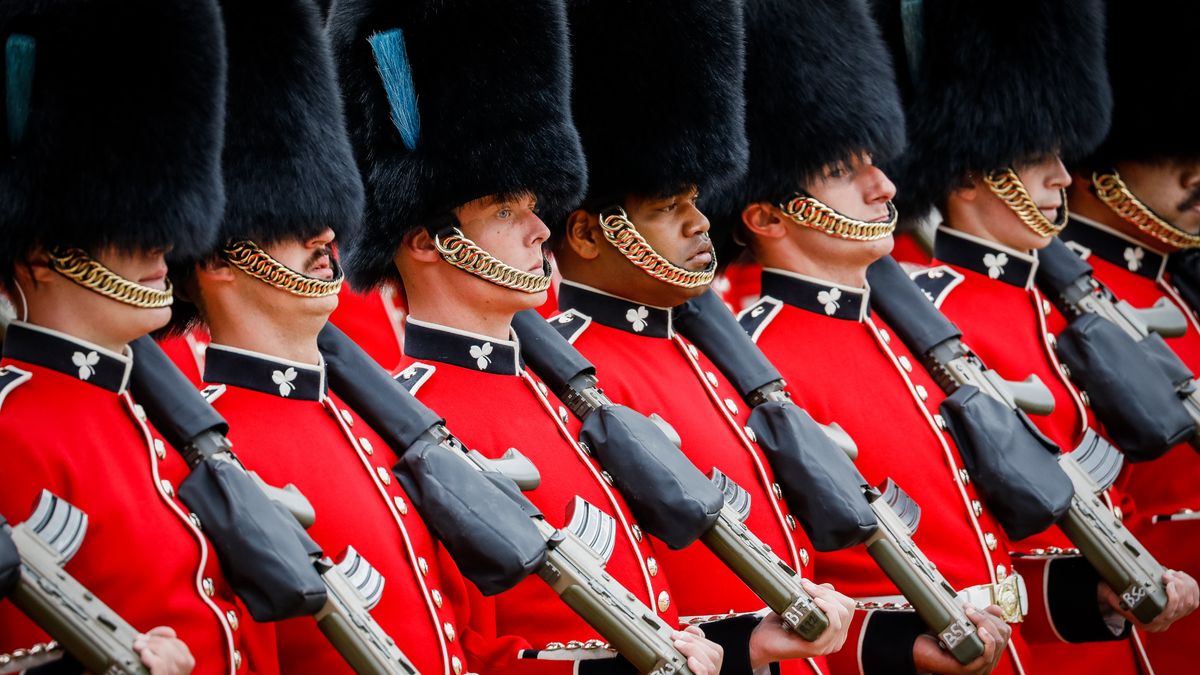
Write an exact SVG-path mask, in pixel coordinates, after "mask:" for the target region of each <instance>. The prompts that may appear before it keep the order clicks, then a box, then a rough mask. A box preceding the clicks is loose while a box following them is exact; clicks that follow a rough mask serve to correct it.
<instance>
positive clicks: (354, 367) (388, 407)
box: [317, 323, 442, 454]
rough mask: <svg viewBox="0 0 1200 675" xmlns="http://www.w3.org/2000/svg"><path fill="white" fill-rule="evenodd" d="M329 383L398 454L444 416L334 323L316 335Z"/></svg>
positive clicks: (438, 422) (440, 421)
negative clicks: (422, 401)
mask: <svg viewBox="0 0 1200 675" xmlns="http://www.w3.org/2000/svg"><path fill="white" fill-rule="evenodd" d="M317 347H318V348H319V349H320V350H321V356H323V357H325V372H326V374H327V375H328V377H329V386H330V388H332V389H333V390H334V391H335V392H337V395H338V396H340V397H342V399H343V400H344V401H346V403H347V404H348V405H349V406H350V409H351V410H353V411H354V412H356V413H358V414H359V415H361V416H362V417H363V419H365V420H366V421H367V424H368V425H370V426H371V428H372V429H374V430H375V432H376V433H378V434H379V435H381V436H383V438H384V439H385V440H387V441H388V444H389V445H391V447H392V450H393V451H395V452H396V453H397V454H400V453H402V452H403V451H404V450H405V448H407V447H408V446H410V445H412V444H413V443H415V442H416V441H417V439H418V438H421V436H423V435H424V434H425V432H427V431H429V429H430V428H431V427H433V426H434V425H437V424H441V423H442V418H441V417H440V416H439V415H438V414H437V413H435V412H434V411H432V410H430V409H429V406H427V405H425V404H424V403H421V402H420V401H418V400H417V399H416V397H414V396H413V395H412V394H410V393H409V392H408V390H407V389H405V388H404V386H403V385H401V384H400V383H399V382H396V381H395V380H394V379H392V377H391V376H390V375H388V372H387V371H386V370H384V369H383V368H382V367H381V366H380V365H379V364H378V363H376V362H375V360H374V359H372V358H371V357H370V355H368V354H367V353H366V352H365V351H363V348H362V347H359V346H358V345H357V344H355V342H354V341H353V340H351V339H350V338H349V337H348V336H347V335H346V334H345V333H343V332H342V331H341V330H339V329H338V327H337V326H334V325H333V324H331V323H327V324H325V327H324V328H322V329H321V333H320V335H318V336H317Z"/></svg>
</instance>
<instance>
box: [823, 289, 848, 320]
mask: <svg viewBox="0 0 1200 675" xmlns="http://www.w3.org/2000/svg"><path fill="white" fill-rule="evenodd" d="M841 299H842V289H840V288H831V289H829V290H827V291H821V292H820V293H817V302H819V303H821V304H822V305H824V306H825V316H833V313H834V312H836V311H838V308H839V307H841V304H840V303H838V300H841Z"/></svg>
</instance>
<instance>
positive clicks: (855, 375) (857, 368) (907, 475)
mask: <svg viewBox="0 0 1200 675" xmlns="http://www.w3.org/2000/svg"><path fill="white" fill-rule="evenodd" d="M762 284H763V293H764V297H763V299H762V300H761V301H760V302H759V303H758V304H756V305H754V306H752V307H751V308H749V309H748V310H746V311H745V312H744V313H743V314H742V316H741V318H740V320H741V322H742V325H743V327H744V328H746V329H747V332H749V333H750V334H751V337H753V338H754V339H755V341H756V342H757V343H758V345H759V347H761V348H762V350H763V352H764V353H765V354H766V355H767V356H768V357H769V358H770V359H771V362H772V363H774V364H775V366H776V367H777V368H778V369H779V371H780V372H781V373H782V374H783V377H784V380H785V381H787V382H788V389H789V391H790V392H791V393H792V395H793V397H794V398H795V400H796V402H797V404H799V405H800V406H801V407H803V408H804V409H805V410H807V411H808V412H809V413H810V414H811V415H812V416H813V417H814V419H816V420H817V421H819V422H822V423H832V422H837V423H838V424H840V425H841V426H842V427H843V428H844V429H845V430H846V432H847V433H849V434H850V436H851V437H852V438H854V439H855V441H856V443H857V445H858V452H859V454H858V459H857V460H856V461H855V464H856V465H857V467H858V469H859V470H860V471H861V472H862V474H863V476H864V477H866V478H867V480H868V481H870V482H871V483H872V484H875V485H878V484H879V483H882V482H883V481H884V480H885V479H887V478H891V479H893V480H894V481H895V482H896V483H897V485H899V486H900V487H901V488H902V489H903V490H904V491H905V492H907V493H908V494H909V496H911V497H912V498H913V500H914V501H916V502H917V503H918V504H919V505H920V506H921V513H922V517H921V520H920V527H919V529H918V530H917V532H916V534H915V535H914V541H915V542H916V543H917V545H919V546H920V547H921V549H922V550H923V551H924V552H925V554H926V555H927V556H928V557H929V559H930V560H931V561H932V562H933V563H934V564H935V565H937V567H938V569H939V570H940V571H941V572H942V574H943V575H944V576H945V577H946V580H947V581H949V582H950V583H951V584H952V585H953V586H954V587H955V588H957V589H962V588H966V587H969V586H974V585H978V584H988V583H993V582H995V581H997V580H998V579H997V571H998V570H999V571H1001V572H1003V573H1004V574H1009V573H1011V571H1012V561H1011V560H1010V559H1009V557H1008V555H1007V553H1006V552H1005V550H1004V548H1003V547H1002V546H1001V544H1002V538H1001V537H1000V536H999V535H1000V529H999V527H998V526H997V524H996V523H995V521H994V520H992V518H991V516H990V514H988V513H987V512H986V511H984V510H983V508H982V504H981V502H980V501H979V497H978V496H977V494H976V492H975V487H974V485H972V484H971V482H970V479H969V477H968V476H967V474H966V472H965V471H964V470H963V464H962V460H961V457H960V456H959V453H958V449H957V448H956V446H955V445H954V442H953V441H952V440H951V439H950V436H949V434H948V433H947V432H946V431H945V429H944V428H943V427H944V423H943V422H942V420H941V417H940V415H938V405H940V403H941V401H942V399H943V398H944V396H943V395H942V392H941V390H940V389H939V388H938V387H937V385H936V384H934V382H933V380H932V378H930V377H929V375H928V374H927V373H926V371H925V370H924V368H923V367H922V366H921V364H920V362H919V361H918V360H917V359H916V358H915V357H914V356H913V355H912V354H911V353H910V352H909V351H908V349H907V348H906V347H905V346H904V345H903V343H901V342H900V340H899V339H896V338H894V337H892V335H891V332H890V331H889V330H888V328H887V327H886V326H885V325H884V324H883V322H882V321H881V320H879V319H877V318H873V317H871V316H870V314H869V312H868V298H867V294H866V292H865V291H864V290H862V289H853V288H848V287H845V286H839V285H837V284H833V283H827V282H823V281H820V280H816V279H811V278H808V277H802V276H800V275H794V274H790V273H785V272H780V271H777V270H766V271H765V272H764V274H763V282H762ZM856 383H864V384H867V386H866V387H860V386H856ZM817 557H818V559H819V561H818V562H819V565H820V568H821V577H822V580H825V581H830V582H832V583H833V584H834V585H835V586H837V587H838V588H839V589H841V590H842V591H843V592H844V593H847V594H849V595H851V596H853V597H856V598H858V599H870V598H879V597H884V598H888V597H890V596H896V595H897V594H898V591H897V589H896V587H895V586H894V585H893V584H892V583H891V581H890V580H889V579H888V578H887V577H886V576H885V575H884V573H883V572H882V571H881V570H880V569H879V567H878V566H877V565H876V564H875V562H874V561H873V560H872V559H871V557H870V556H869V555H868V554H867V552H866V549H865V548H863V547H861V546H859V547H854V548H852V549H848V550H844V551H835V552H832V553H818V554H817ZM1026 581H1027V584H1028V585H1029V588H1030V590H1031V591H1034V590H1035V587H1036V583H1037V581H1038V579H1036V578H1035V579H1029V578H1027V579H1026ZM877 614H878V613H877V612H871V613H865V612H856V617H855V618H856V622H855V635H854V636H852V638H851V639H850V640H848V641H847V645H852V646H853V647H852V648H851V649H844V650H843V652H844V653H841V654H837V655H835V656H834V657H832V658H831V659H830V665H831V667H832V669H833V670H834V672H844V673H857V672H871V671H869V670H867V669H866V668H865V667H864V665H863V660H864V658H866V659H870V658H871V651H872V642H873V641H874V640H887V637H886V636H878V635H877V633H876V632H875V631H873V630H872V628H873V626H872V623H873V622H874V621H875V620H876V619H877V618H880V617H877V616H876V615H877ZM1013 628H1014V630H1013V640H1012V642H1011V645H1012V646H1011V648H1010V650H1009V653H1008V654H1007V655H1006V656H1005V657H1004V659H1003V660H1002V661H1001V662H1000V665H999V666H998V668H997V672H1020V671H1019V670H1017V665H1016V663H1015V662H1014V657H1015V656H1017V657H1020V663H1022V664H1023V665H1024V667H1025V669H1026V670H1025V672H1033V671H1032V670H1030V668H1031V663H1030V662H1029V659H1028V657H1027V652H1026V648H1025V643H1024V641H1023V638H1022V630H1021V627H1020V626H1019V625H1016V626H1013ZM860 636H862V637H860ZM856 638H857V639H856ZM855 647H856V648H855ZM906 647H907V649H908V650H909V652H910V653H911V642H909V643H908V645H906ZM888 670H889V671H892V670H894V671H900V670H901V667H900V665H899V664H897V665H896V666H894V667H893V668H889V669H888Z"/></svg>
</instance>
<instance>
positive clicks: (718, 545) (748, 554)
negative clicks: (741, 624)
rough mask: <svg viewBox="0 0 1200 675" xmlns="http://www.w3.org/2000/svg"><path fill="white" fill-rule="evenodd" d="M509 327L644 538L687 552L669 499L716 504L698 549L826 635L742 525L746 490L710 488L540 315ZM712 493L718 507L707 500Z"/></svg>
mask: <svg viewBox="0 0 1200 675" xmlns="http://www.w3.org/2000/svg"><path fill="white" fill-rule="evenodd" d="M512 327H513V330H514V331H515V332H516V333H517V336H518V337H519V338H520V340H521V345H522V354H523V356H524V357H525V359H526V362H527V363H528V364H529V367H530V368H531V369H532V370H533V371H534V372H535V373H537V375H538V377H540V378H542V380H543V381H545V382H546V384H547V385H549V387H550V389H551V390H553V391H554V392H555V394H556V395H557V396H558V397H559V398H560V399H561V400H562V402H563V403H564V404H565V405H566V406H567V407H568V408H570V409H571V411H572V412H573V413H574V414H575V416H576V417H578V418H579V419H580V420H582V421H583V425H584V426H583V429H582V430H581V432H580V441H581V442H583V443H585V444H586V445H587V446H588V447H589V448H590V449H591V450H592V451H593V452H594V453H595V454H596V457H597V459H598V460H599V461H600V464H601V466H603V467H604V469H605V470H606V471H607V472H608V473H609V474H610V475H611V476H612V477H613V482H614V484H615V485H616V486H617V487H618V488H619V489H621V491H622V493H623V494H625V495H629V496H630V497H631V498H630V499H629V500H628V501H629V504H630V507H631V508H632V509H634V515H635V517H636V518H637V519H638V522H640V523H642V525H643V526H644V527H645V528H646V531H647V532H650V533H651V534H653V535H654V536H656V537H658V538H659V539H662V540H663V541H664V542H667V543H668V544H669V545H674V547H675V548H683V546H684V545H686V544H690V543H691V541H694V536H693V537H692V538H691V539H688V538H687V537H677V536H675V533H674V532H672V531H671V530H670V528H671V526H672V525H673V524H676V523H678V522H679V519H678V518H675V517H670V516H667V515H666V514H668V513H671V512H672V511H675V510H677V509H678V508H679V504H673V503H670V502H671V498H672V497H673V496H675V495H677V494H679V492H683V493H684V494H685V495H690V496H691V497H692V498H693V499H697V500H699V501H701V502H702V503H705V504H713V503H715V505H717V506H718V507H719V511H718V513H717V515H716V517H715V518H705V519H702V520H701V521H700V523H698V525H699V527H698V528H696V529H698V530H699V539H700V541H701V542H702V543H703V544H704V545H705V546H706V547H707V548H708V549H709V550H710V551H712V552H713V554H714V555H716V556H717V558H718V559H720V560H721V562H723V563H725V565H726V566H728V567H729V568H730V569H731V570H732V571H733V572H734V574H736V575H737V576H738V578H740V579H741V580H742V581H743V582H744V583H745V584H746V585H747V586H749V587H750V589H751V590H752V591H754V593H755V594H756V595H758V597H759V598H761V599H762V600H763V601H764V602H765V603H766V604H767V606H768V607H770V608H771V609H772V610H773V611H775V613H776V614H778V615H779V616H780V618H781V619H783V623H784V625H785V626H787V627H788V628H789V629H790V630H792V631H793V632H795V633H797V634H798V635H800V636H801V637H803V638H804V639H805V640H808V641H810V642H811V641H814V640H816V639H818V638H819V637H820V636H821V633H822V632H824V631H825V629H826V628H828V627H829V618H828V617H826V616H825V613H824V612H822V611H821V609H820V608H819V607H817V606H816V604H815V603H814V602H813V599H812V596H811V595H809V594H808V592H807V591H805V590H804V588H803V587H802V586H801V585H800V575H799V574H798V573H797V572H796V571H795V570H793V569H792V568H791V567H789V566H788V565H787V563H785V562H784V561H783V560H781V559H780V558H779V556H778V555H776V554H775V553H774V552H773V551H771V549H770V547H768V546H767V545H765V544H763V543H762V541H761V540H760V539H759V538H758V537H757V536H755V534H754V533H753V532H751V531H750V529H749V528H747V527H746V525H745V524H744V521H745V519H746V517H747V516H749V509H748V508H746V509H745V510H744V511H739V510H738V508H737V507H735V505H737V504H748V502H749V498H748V496H746V493H745V490H744V489H743V488H741V487H740V486H738V485H737V484H736V483H734V482H733V481H732V480H731V479H729V478H728V477H727V476H725V475H724V474H722V473H721V472H720V471H719V470H717V469H716V468H714V469H713V470H712V475H711V479H710V480H711V483H710V482H709V481H706V480H705V478H704V475H703V474H701V473H700V471H699V470H698V469H696V467H695V466H694V465H692V464H691V462H690V461H689V460H688V459H687V457H686V456H684V455H683V453H682V452H681V451H680V450H679V448H678V443H677V442H676V441H674V440H673V439H671V438H670V436H668V435H667V434H666V433H664V431H663V429H662V428H661V426H660V424H665V422H661V423H656V422H653V421H651V420H649V419H647V418H645V417H643V416H641V415H640V414H638V413H637V412H635V411H633V410H631V409H629V408H627V407H625V406H618V405H615V404H614V403H613V402H612V401H611V400H609V398H608V396H606V395H605V394H604V391H603V390H602V389H600V387H599V385H598V381H597V379H596V375H595V372H596V369H595V367H594V366H593V365H592V364H591V363H590V362H588V360H587V359H585V358H584V357H583V355H582V354H580V353H579V352H578V351H577V350H576V349H575V348H574V347H572V346H571V344H570V343H569V342H567V340H566V339H565V338H563V337H562V336H561V335H559V334H558V332H557V331H555V330H554V329H553V328H552V327H550V325H549V324H547V323H546V322H545V320H543V319H542V318H541V317H540V316H539V315H538V314H537V312H533V311H526V312H519V313H518V314H517V315H516V316H515V317H514V318H513V322H512ZM617 420H620V421H619V422H617ZM652 467H653V469H652ZM660 467H666V469H667V471H665V472H664V471H662V470H661V468H660ZM664 479H665V480H667V481H671V482H673V483H676V482H677V484H678V485H679V486H681V487H682V489H681V490H680V491H679V492H676V491H670V490H663V489H652V488H651V489H648V488H647V487H646V482H647V481H650V480H664ZM635 486H637V487H635ZM714 488H716V489H714ZM710 492H711V493H712V494H713V495H715V499H713V498H710V497H708V496H707V494H706V493H710ZM722 493H723V494H724V497H723V498H722ZM686 499H687V498H686V497H684V500H686Z"/></svg>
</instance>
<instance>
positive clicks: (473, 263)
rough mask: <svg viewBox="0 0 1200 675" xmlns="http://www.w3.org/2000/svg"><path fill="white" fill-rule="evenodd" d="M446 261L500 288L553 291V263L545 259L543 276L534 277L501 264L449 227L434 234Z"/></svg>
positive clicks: (438, 247) (536, 291) (524, 290)
mask: <svg viewBox="0 0 1200 675" xmlns="http://www.w3.org/2000/svg"><path fill="white" fill-rule="evenodd" d="M433 245H434V246H436V247H437V250H438V253H440V254H441V255H442V260H445V261H446V262H448V263H450V264H451V265H454V266H455V267H457V268H458V269H460V270H462V271H464V272H466V273H467V274H471V275H473V276H477V277H479V278H480V279H483V280H484V281H489V282H491V283H493V284H496V285H497V286H502V287H504V288H510V289H512V290H514V291H521V292H522V293H541V292H542V291H544V290H546V289H548V288H550V262H549V261H548V260H545V259H543V260H542V273H541V274H530V273H529V272H524V271H522V270H519V269H517V268H515V267H513V266H512V265H509V264H507V263H505V262H503V261H501V260H500V259H499V258H497V257H496V256H494V255H492V254H491V253H488V252H487V251H485V250H483V249H482V248H480V247H479V244H476V243H475V242H473V241H471V240H470V239H468V238H467V237H466V235H464V234H463V233H462V230H460V229H458V228H457V227H451V228H447V229H445V230H442V231H441V232H438V233H437V234H435V235H433Z"/></svg>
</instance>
